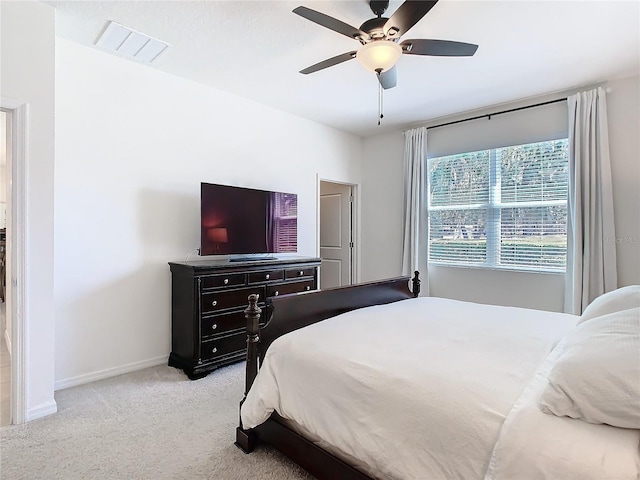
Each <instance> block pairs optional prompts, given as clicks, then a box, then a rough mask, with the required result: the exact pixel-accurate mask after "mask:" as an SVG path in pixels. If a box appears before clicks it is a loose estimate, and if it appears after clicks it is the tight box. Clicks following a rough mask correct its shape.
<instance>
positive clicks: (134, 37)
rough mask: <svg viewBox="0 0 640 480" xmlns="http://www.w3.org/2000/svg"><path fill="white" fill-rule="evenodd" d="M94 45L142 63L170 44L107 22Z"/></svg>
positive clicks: (147, 61) (157, 54)
mask: <svg viewBox="0 0 640 480" xmlns="http://www.w3.org/2000/svg"><path fill="white" fill-rule="evenodd" d="M96 45H97V46H98V47H100V48H103V49H105V50H107V51H109V52H111V53H116V54H118V55H122V56H124V57H127V58H130V59H133V60H136V61H138V62H142V63H151V62H153V61H154V60H155V59H156V58H158V56H159V55H160V54H161V53H162V52H164V51H165V50H166V49H167V48H169V47H170V45H169V44H168V43H166V42H163V41H161V40H158V39H157V38H152V37H150V36H148V35H145V34H144V33H140V32H136V31H135V30H132V29H130V28H129V27H125V26H124V25H120V24H119V23H116V22H111V21H110V22H109V23H108V24H107V26H106V28H105V29H104V32H102V35H100V38H98V41H97V42H96Z"/></svg>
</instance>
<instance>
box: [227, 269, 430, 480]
mask: <svg viewBox="0 0 640 480" xmlns="http://www.w3.org/2000/svg"><path fill="white" fill-rule="evenodd" d="M410 283H411V285H412V288H411V290H410V289H409V284H410ZM419 294H420V279H419V273H418V272H415V276H414V277H413V279H410V278H409V277H397V278H392V279H388V280H382V281H377V282H369V283H361V284H357V285H351V286H346V287H338V288H332V289H327V290H320V291H315V292H308V293H299V294H291V295H283V296H281V297H271V298H268V299H267V307H266V308H267V309H268V312H267V316H268V320H267V323H266V324H265V325H264V327H262V328H260V327H259V323H258V321H259V318H260V314H261V309H260V308H259V307H258V306H257V302H258V298H257V296H256V295H251V296H250V297H249V306H248V308H247V309H246V310H245V316H246V318H247V364H246V379H245V380H246V381H245V393H244V398H246V396H247V393H248V392H249V389H250V388H251V385H253V381H254V379H255V377H256V375H257V374H258V369H259V364H260V361H261V359H262V358H264V355H265V354H266V352H267V349H268V348H269V345H271V343H272V342H273V341H274V340H275V339H277V338H278V337H280V336H282V335H284V334H286V333H289V332H292V331H294V330H297V329H299V328H303V327H306V326H308V325H311V324H313V323H317V322H320V321H322V320H326V319H327V318H331V317H334V316H336V315H339V314H341V313H345V312H348V311H351V310H356V309H358V308H363V307H368V306H372V305H383V304H387V303H392V302H397V301H400V300H406V299H408V298H413V297H417V296H418V295H419ZM244 398H243V400H242V401H241V402H240V406H241V407H242V403H243V402H244ZM258 441H260V442H264V443H269V444H271V445H272V446H274V447H275V448H277V449H278V450H280V451H281V452H282V453H284V454H285V455H286V456H288V457H289V458H291V459H292V460H293V461H294V462H296V463H298V464H299V465H300V466H302V467H303V468H305V469H306V470H307V471H309V472H310V473H311V474H313V475H315V476H316V477H317V478H319V479H323V478H327V479H335V478H340V479H344V480H364V479H367V478H369V477H367V476H366V475H364V474H362V473H361V472H359V471H358V470H356V469H354V468H353V467H351V466H349V465H347V464H346V463H344V462H343V461H342V460H340V459H338V458H337V457H335V456H333V455H331V454H330V453H328V452H326V451H325V450H323V449H321V448H320V447H318V446H316V445H315V444H313V443H312V442H310V441H308V440H307V439H305V438H304V437H301V436H300V435H298V434H297V433H296V432H294V431H293V430H291V429H289V428H288V427H287V426H286V425H285V424H284V423H283V422H281V421H279V417H278V416H277V415H276V414H274V415H272V418H271V419H269V420H267V421H266V422H265V423H263V424H262V425H260V426H258V427H256V428H255V429H246V430H245V429H243V428H242V421H240V426H239V427H238V428H237V429H236V442H235V443H236V445H237V446H238V447H240V448H241V449H242V450H243V451H244V452H246V453H249V452H251V451H252V450H253V449H254V447H255V445H256V443H257V442H258ZM336 475H338V476H336Z"/></svg>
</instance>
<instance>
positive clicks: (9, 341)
mask: <svg viewBox="0 0 640 480" xmlns="http://www.w3.org/2000/svg"><path fill="white" fill-rule="evenodd" d="M4 341H5V343H6V344H7V350H9V356H10V357H11V351H12V350H11V336H10V335H9V332H8V331H7V330H5V331H4ZM11 358H13V357H11Z"/></svg>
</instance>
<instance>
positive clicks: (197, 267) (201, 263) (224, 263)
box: [169, 256, 321, 273]
mask: <svg viewBox="0 0 640 480" xmlns="http://www.w3.org/2000/svg"><path fill="white" fill-rule="evenodd" d="M320 260H321V259H320V258H316V257H298V256H286V257H271V258H268V259H260V260H255V259H251V260H249V259H246V260H245V259H242V260H239V259H238V260H230V259H229V258H225V259H220V260H218V259H209V260H196V261H193V262H169V265H170V267H171V271H172V272H176V273H177V272H185V273H186V272H190V273H201V272H205V271H219V270H224V271H229V270H236V269H247V268H252V269H253V268H255V269H256V270H258V269H263V268H269V267H274V266H276V267H277V266H287V265H298V264H303V263H314V264H318V263H320Z"/></svg>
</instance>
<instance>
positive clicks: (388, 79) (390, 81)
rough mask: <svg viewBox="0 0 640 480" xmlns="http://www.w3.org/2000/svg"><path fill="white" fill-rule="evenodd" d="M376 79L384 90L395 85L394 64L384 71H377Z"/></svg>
mask: <svg viewBox="0 0 640 480" xmlns="http://www.w3.org/2000/svg"><path fill="white" fill-rule="evenodd" d="M378 81H379V82H380V85H382V88H384V89H385V90H387V89H389V88H393V87H395V86H396V85H397V84H398V71H397V70H396V67H395V65H394V66H393V67H391V68H390V69H389V70H387V71H386V72H382V73H379V74H378Z"/></svg>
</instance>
